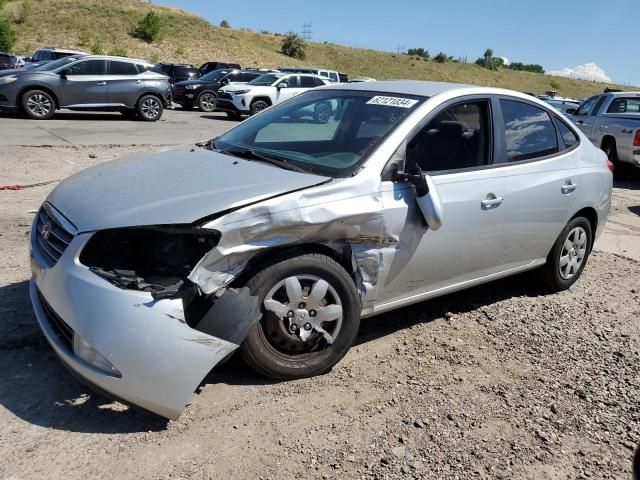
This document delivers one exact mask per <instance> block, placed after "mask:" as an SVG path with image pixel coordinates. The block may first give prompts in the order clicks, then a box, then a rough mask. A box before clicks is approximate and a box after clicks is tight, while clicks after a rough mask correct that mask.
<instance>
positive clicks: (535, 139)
mask: <svg viewBox="0 0 640 480" xmlns="http://www.w3.org/2000/svg"><path fill="white" fill-rule="evenodd" d="M496 120H497V123H498V127H497V129H496V130H497V132H499V135H498V136H497V139H496V156H495V161H496V164H497V166H496V167H495V170H496V172H499V173H500V175H503V176H504V177H505V188H504V195H505V202H504V205H503V213H504V215H505V222H506V228H505V236H506V242H505V247H504V250H503V255H504V262H505V263H506V264H508V265H510V266H512V267H517V266H521V265H526V264H529V263H531V262H532V261H535V260H544V259H545V258H546V257H547V255H548V253H549V251H550V250H551V247H552V246H553V243H554V242H555V241H556V238H557V237H558V235H559V234H560V232H561V231H562V229H563V228H564V225H565V222H566V221H567V219H568V218H569V216H570V215H571V214H572V213H574V212H576V211H577V209H578V208H577V207H578V206H577V203H578V196H577V195H578V194H579V193H580V190H581V189H583V188H585V186H583V185H582V184H581V177H580V170H579V169H578V168H577V162H576V158H575V156H576V155H577V154H578V152H579V150H578V148H577V147H578V145H579V140H578V136H577V134H576V133H575V132H574V131H573V129H572V127H571V126H570V125H568V124H566V123H564V121H563V120H561V119H560V118H559V117H558V116H557V115H555V114H554V113H553V112H551V111H550V110H546V109H544V108H542V107H541V106H539V105H538V104H534V103H529V102H527V101H526V100H522V99H520V98H513V97H500V99H499V101H498V105H497V108H496Z"/></svg>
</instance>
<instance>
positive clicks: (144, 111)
mask: <svg viewBox="0 0 640 480" xmlns="http://www.w3.org/2000/svg"><path fill="white" fill-rule="evenodd" d="M136 110H137V111H138V118H139V119H140V120H144V121H145V122H156V121H158V120H160V117H162V111H163V107H162V102H161V101H160V99H159V98H158V97H156V96H155V95H143V96H142V97H141V98H140V100H138V105H137V108H136Z"/></svg>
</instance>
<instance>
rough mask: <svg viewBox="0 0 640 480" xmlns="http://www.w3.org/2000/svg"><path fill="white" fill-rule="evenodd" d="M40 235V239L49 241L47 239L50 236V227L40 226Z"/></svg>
mask: <svg viewBox="0 0 640 480" xmlns="http://www.w3.org/2000/svg"><path fill="white" fill-rule="evenodd" d="M40 235H42V238H44V239H45V240H49V237H50V236H51V225H50V224H49V223H43V224H42V226H41V227H40Z"/></svg>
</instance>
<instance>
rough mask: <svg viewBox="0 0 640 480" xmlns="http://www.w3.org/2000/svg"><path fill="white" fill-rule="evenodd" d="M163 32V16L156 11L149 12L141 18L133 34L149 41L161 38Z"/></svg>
mask: <svg viewBox="0 0 640 480" xmlns="http://www.w3.org/2000/svg"><path fill="white" fill-rule="evenodd" d="M161 33H162V18H160V15H158V14H157V13H156V12H153V11H152V12H148V13H147V14H146V15H145V16H144V17H142V18H141V19H140V21H139V22H138V25H137V26H136V28H135V29H134V30H133V32H131V36H132V37H135V38H139V39H140V40H144V41H145V42H147V43H151V42H154V41H156V40H159V39H160V34H161Z"/></svg>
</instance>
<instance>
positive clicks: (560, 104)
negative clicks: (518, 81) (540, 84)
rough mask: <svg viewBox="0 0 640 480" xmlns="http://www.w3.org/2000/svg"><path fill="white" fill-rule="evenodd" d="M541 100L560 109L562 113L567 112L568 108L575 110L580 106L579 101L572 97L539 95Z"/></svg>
mask: <svg viewBox="0 0 640 480" xmlns="http://www.w3.org/2000/svg"><path fill="white" fill-rule="evenodd" d="M539 98H540V100H542V101H543V102H546V103H548V104H549V105H551V106H552V107H554V108H556V109H558V110H560V111H561V112H562V113H567V112H568V111H569V110H575V109H577V108H578V107H579V106H580V102H579V101H577V100H573V99H564V98H554V97H539Z"/></svg>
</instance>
